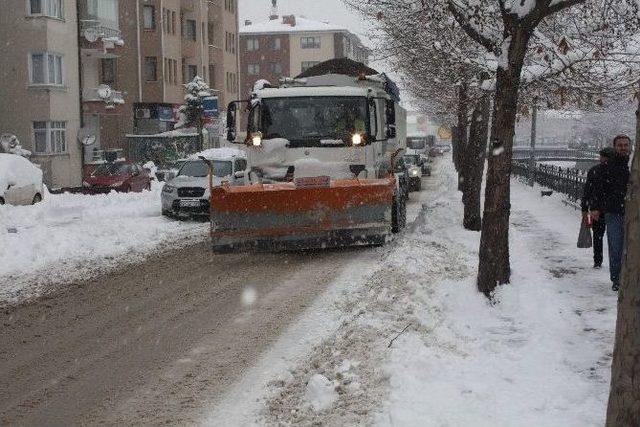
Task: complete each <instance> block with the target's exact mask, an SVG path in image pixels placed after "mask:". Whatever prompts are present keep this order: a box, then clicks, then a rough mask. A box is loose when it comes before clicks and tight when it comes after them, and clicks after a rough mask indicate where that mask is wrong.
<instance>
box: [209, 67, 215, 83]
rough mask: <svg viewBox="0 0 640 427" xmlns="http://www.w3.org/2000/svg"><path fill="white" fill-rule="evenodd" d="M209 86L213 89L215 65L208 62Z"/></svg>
mask: <svg viewBox="0 0 640 427" xmlns="http://www.w3.org/2000/svg"><path fill="white" fill-rule="evenodd" d="M209 87H210V88H211V89H214V88H215V87H216V66H215V65H213V64H209Z"/></svg>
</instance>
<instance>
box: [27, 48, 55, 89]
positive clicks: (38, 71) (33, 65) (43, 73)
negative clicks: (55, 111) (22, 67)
mask: <svg viewBox="0 0 640 427" xmlns="http://www.w3.org/2000/svg"><path fill="white" fill-rule="evenodd" d="M29 62H30V64H29V71H30V76H29V77H30V78H29V81H30V82H31V84H34V85H56V86H62V73H63V69H62V56H61V55H56V54H55V53H32V54H31V55H30V56H29Z"/></svg>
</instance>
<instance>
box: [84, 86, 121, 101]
mask: <svg viewBox="0 0 640 427" xmlns="http://www.w3.org/2000/svg"><path fill="white" fill-rule="evenodd" d="M99 89H100V88H97V87H95V88H87V89H83V90H82V100H83V101H89V102H94V101H95V102H104V103H105V104H109V105H114V104H117V105H121V104H124V96H123V94H122V92H120V91H119V90H113V89H112V90H111V91H110V92H109V97H107V98H102V97H101V96H100V95H99V94H98V91H99Z"/></svg>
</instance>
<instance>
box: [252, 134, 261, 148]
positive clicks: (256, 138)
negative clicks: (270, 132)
mask: <svg viewBox="0 0 640 427" xmlns="http://www.w3.org/2000/svg"><path fill="white" fill-rule="evenodd" d="M251 145H253V146H254V147H260V146H261V145H262V132H255V133H252V134H251Z"/></svg>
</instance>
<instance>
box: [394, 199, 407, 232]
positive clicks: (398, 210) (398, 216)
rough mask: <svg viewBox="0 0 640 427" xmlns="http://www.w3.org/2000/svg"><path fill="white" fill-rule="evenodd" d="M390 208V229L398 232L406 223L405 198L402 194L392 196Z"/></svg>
mask: <svg viewBox="0 0 640 427" xmlns="http://www.w3.org/2000/svg"><path fill="white" fill-rule="evenodd" d="M391 209H392V210H391V231H393V232H394V233H399V232H400V231H402V229H403V228H404V227H405V226H406V225H407V202H406V199H405V198H404V197H403V196H402V195H399V196H396V197H394V198H393V205H392V208H391Z"/></svg>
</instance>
